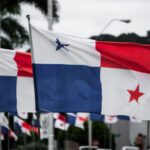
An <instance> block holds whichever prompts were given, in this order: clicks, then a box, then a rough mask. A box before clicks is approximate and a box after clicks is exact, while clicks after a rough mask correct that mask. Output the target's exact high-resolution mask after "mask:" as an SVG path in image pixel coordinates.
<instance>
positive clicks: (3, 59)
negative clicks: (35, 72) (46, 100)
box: [0, 49, 35, 112]
mask: <svg viewBox="0 0 150 150" xmlns="http://www.w3.org/2000/svg"><path fill="white" fill-rule="evenodd" d="M0 111H1V112H35V98H34V87H33V77H32V65H31V55H30V54H28V53H25V52H21V51H16V50H6V49H0Z"/></svg>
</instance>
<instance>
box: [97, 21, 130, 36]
mask: <svg viewBox="0 0 150 150" xmlns="http://www.w3.org/2000/svg"><path fill="white" fill-rule="evenodd" d="M114 21H119V22H123V23H130V22H131V20H130V19H111V20H110V21H109V22H108V23H107V24H106V25H105V26H104V28H103V29H102V30H101V32H100V35H102V34H103V33H104V31H105V30H106V29H107V28H108V27H109V26H110V24H111V23H112V22H114Z"/></svg>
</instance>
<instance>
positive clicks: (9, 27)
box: [0, 0, 28, 49]
mask: <svg viewBox="0 0 150 150" xmlns="http://www.w3.org/2000/svg"><path fill="white" fill-rule="evenodd" d="M20 12H21V9H20V4H19V2H18V1H16V0H11V1H9V0H2V1H1V10H0V16H1V17H0V23H1V28H0V29H1V31H0V40H1V47H2V48H10V49H11V48H14V47H16V46H21V45H22V44H23V43H25V42H27V41H28V33H27V31H26V30H25V29H24V28H23V27H22V26H21V25H20V23H19V22H18V21H17V20H16V19H15V18H13V17H12V16H13V15H20Z"/></svg>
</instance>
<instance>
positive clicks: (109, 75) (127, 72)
mask: <svg viewBox="0 0 150 150" xmlns="http://www.w3.org/2000/svg"><path fill="white" fill-rule="evenodd" d="M96 49H97V50H98V51H99V52H100V53H101V84H102V95H103V99H102V114H105V115H127V116H135V117H137V118H139V119H142V120H149V119H150V109H149V108H150V45H140V44H134V43H111V42H110V43H109V42H96Z"/></svg>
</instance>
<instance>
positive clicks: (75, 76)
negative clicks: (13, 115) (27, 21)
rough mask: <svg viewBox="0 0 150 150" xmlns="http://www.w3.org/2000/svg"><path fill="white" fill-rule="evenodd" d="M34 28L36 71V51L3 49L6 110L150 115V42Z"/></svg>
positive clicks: (0, 79) (0, 71) (0, 65)
mask: <svg viewBox="0 0 150 150" xmlns="http://www.w3.org/2000/svg"><path fill="white" fill-rule="evenodd" d="M31 32H32V41H33V43H32V45H33V47H32V48H33V49H32V54H33V55H32V62H33V71H34V72H33V71H32V63H31V55H30V54H28V53H24V52H19V51H8V50H3V49H1V50H0V85H1V87H0V100H1V105H0V111H3V112H4V111H8V112H11V111H12V112H14V111H18V112H35V111H38V112H94V113H100V114H103V115H111V116H117V115H126V116H131V117H132V116H135V117H137V118H140V119H142V120H150V109H149V107H150V100H149V99H150V46H149V45H140V44H135V43H117V42H99V41H94V40H90V39H84V38H79V37H73V36H69V35H65V34H60V33H55V32H50V31H46V30H42V29H37V28H36V27H33V26H32V27H31ZM33 74H34V75H33ZM33 80H34V84H33ZM33 85H34V86H33ZM34 89H35V90H34Z"/></svg>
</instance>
